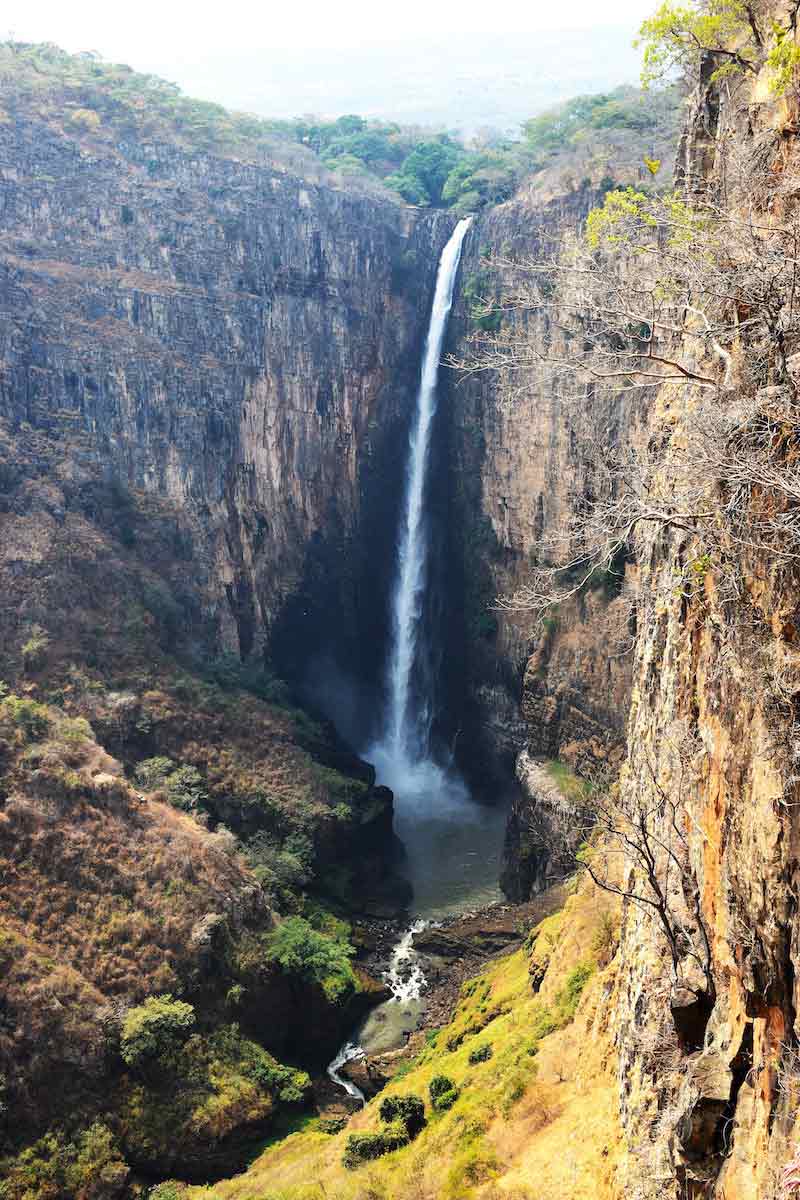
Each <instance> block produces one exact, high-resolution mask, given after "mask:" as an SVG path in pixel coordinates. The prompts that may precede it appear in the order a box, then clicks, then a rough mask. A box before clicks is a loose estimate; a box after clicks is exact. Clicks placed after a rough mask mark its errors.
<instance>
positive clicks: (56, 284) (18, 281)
mask: <svg viewBox="0 0 800 1200" xmlns="http://www.w3.org/2000/svg"><path fill="white" fill-rule="evenodd" d="M0 214H1V216H2V239H1V240H0V306H1V308H2V315H3V320H2V331H0V339H2V341H1V342H0V356H2V363H3V371H2V379H1V380H0V416H2V419H3V420H4V422H6V426H7V428H8V429H10V430H12V431H16V430H18V429H19V428H20V427H21V426H22V425H23V424H25V425H29V426H31V427H33V428H34V429H36V430H40V431H41V432H42V434H43V435H45V436H46V437H47V438H49V439H51V440H53V441H54V442H56V443H57V444H58V446H59V448H61V449H63V457H64V459H65V461H68V460H70V458H71V457H72V452H71V450H70V448H69V447H68V446H67V445H66V442H67V439H68V438H72V439H75V438H81V439H82V440H83V447H82V450H81V454H80V457H81V461H82V463H83V464H84V465H85V466H87V467H88V466H89V464H92V466H96V467H97V469H98V471H99V473H100V474H101V475H104V476H105V478H106V479H114V480H116V481H118V482H119V483H120V484H121V485H123V486H126V487H130V488H133V489H137V490H141V491H142V492H144V493H147V494H151V495H154V496H158V497H161V498H164V499H166V500H169V501H170V502H172V503H173V505H174V506H175V507H176V509H177V510H179V512H180V520H181V524H182V533H183V536H184V539H185V545H184V548H183V553H182V558H183V560H184V562H185V563H187V564H189V563H190V564H191V565H190V567H189V570H190V572H191V575H192V576H193V578H192V584H193V590H195V592H196V595H197V598H198V600H199V611H198V613H197V617H198V622H199V624H198V629H197V630H196V632H197V633H200V634H201V635H202V636H203V638H204V639H205V640H206V641H207V642H208V643H209V645H210V647H211V649H212V650H213V649H217V650H218V649H220V648H223V649H226V650H230V651H235V652H236V653H238V654H241V655H242V656H249V655H252V654H257V653H258V652H259V650H260V649H261V648H262V647H263V645H264V643H265V641H266V640H267V639H268V638H269V636H270V634H271V633H273V632H274V631H275V630H276V629H277V628H280V633H281V636H280V639H279V642H278V644H277V645H276V650H277V652H278V653H277V657H278V659H279V660H280V665H281V666H282V667H286V668H293V669H294V670H295V671H297V670H298V668H299V667H300V664H299V663H298V662H297V661H296V658H297V657H299V656H301V655H302V656H304V657H307V656H309V655H310V654H311V653H312V650H313V646H312V645H311V644H310V643H315V642H317V641H318V640H319V638H320V629H319V624H318V621H317V620H316V618H318V616H319V614H320V613H324V614H325V616H326V622H327V623H328V624H329V626H330V625H335V624H336V623H337V622H338V624H339V627H340V629H341V633H340V642H341V643H342V644H343V645H345V646H346V647H347V648H348V650H349V651H350V652H351V653H353V652H355V649H354V648H355V629H356V610H357V609H359V610H360V613H359V615H360V616H362V617H363V618H364V619H363V621H362V628H363V626H364V624H366V625H367V626H368V627H372V626H374V625H375V623H376V622H377V621H379V620H380V618H379V617H378V616H377V615H376V614H377V613H380V612H382V610H383V606H382V604H381V600H382V589H383V588H384V586H385V572H386V569H387V555H386V553H385V552H384V551H383V549H382V540H381V539H380V533H381V532H382V531H383V529H384V528H385V525H384V523H383V521H382V520H381V518H382V517H385V514H386V510H387V506H390V505H391V503H392V501H391V499H387V497H392V496H393V495H394V494H395V492H396V489H395V488H393V487H392V484H393V482H394V481H396V479H397V478H398V472H399V469H400V463H399V462H398V461H397V455H396V447H397V444H398V439H399V437H400V435H401V431H402V430H403V429H404V427H405V424H406V422H407V419H408V414H409V411H410V403H411V400H412V398H413V392H414V386H415V382H416V378H415V377H416V372H417V363H418V359H419V351H420V347H421V339H422V337H423V336H424V331H425V323H426V317H427V309H428V305H429V300H430V293H431V289H432V285H433V279H434V273H435V268H436V262H437V259H438V254H439V251H440V249H441V246H442V244H443V242H444V240H446V237H447V234H448V231H449V228H450V225H451V221H450V219H449V218H447V217H446V216H444V215H441V216H439V217H437V216H426V215H419V214H417V213H412V212H411V211H409V210H403V209H401V208H399V207H397V206H395V205H392V204H390V203H387V202H385V201H381V200H376V199H372V198H369V197H366V196H359V195H356V194H354V193H351V192H346V191H336V190H333V189H332V188H330V187H327V188H326V187H321V186H318V185H315V184H311V183H308V182H306V181H304V180H302V179H299V178H295V177H292V176H291V175H289V174H287V173H286V172H281V171H278V170H275V169H270V168H267V167H259V166H255V165H250V164H246V163H242V162H237V161H234V160H230V159H228V160H226V159H220V158H204V157H197V156H194V157H192V156H188V155H187V154H185V153H183V152H181V151H180V150H178V149H177V148H176V147H174V146H167V145H164V144H153V145H141V144H138V143H137V144H131V145H127V144H116V145H109V144H108V142H107V141H104V142H102V143H101V142H98V143H97V144H95V145H93V144H92V139H91V136H87V135H82V136H81V137H78V136H77V134H74V135H73V134H70V133H65V132H64V130H63V129H60V128H54V127H53V126H52V123H48V122H46V121H44V120H37V118H36V115H35V112H31V111H28V110H26V111H25V112H24V113H20V112H15V113H14V119H13V120H5V121H4V122H3V123H0ZM378 476H380V486H378V479H377V477H378ZM184 573H185V572H184ZM312 593H313V594H312ZM366 640H367V641H371V640H372V639H366Z"/></svg>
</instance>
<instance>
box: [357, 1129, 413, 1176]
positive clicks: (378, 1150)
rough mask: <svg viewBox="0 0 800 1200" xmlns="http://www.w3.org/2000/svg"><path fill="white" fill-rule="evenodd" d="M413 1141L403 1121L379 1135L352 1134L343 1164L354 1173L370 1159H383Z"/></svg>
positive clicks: (383, 1130)
mask: <svg viewBox="0 0 800 1200" xmlns="http://www.w3.org/2000/svg"><path fill="white" fill-rule="evenodd" d="M410 1141H411V1138H410V1136H409V1134H408V1130H407V1129H406V1128H405V1126H404V1125H403V1123H402V1122H401V1121H397V1122H396V1123H394V1124H392V1125H387V1127H386V1129H382V1130H381V1131H380V1132H379V1133H351V1134H350V1136H349V1138H348V1139H347V1144H346V1145H345V1149H344V1154H343V1156H342V1164H343V1165H344V1166H345V1167H347V1169H348V1170H350V1171H352V1170H353V1168H354V1167H357V1166H359V1165H360V1164H361V1163H362V1162H368V1161H369V1160H370V1159H374V1158H381V1157H382V1156H383V1155H384V1154H390V1153H391V1151H392V1150H400V1149H401V1148H402V1147H403V1146H407V1145H408V1143H409V1142H410Z"/></svg>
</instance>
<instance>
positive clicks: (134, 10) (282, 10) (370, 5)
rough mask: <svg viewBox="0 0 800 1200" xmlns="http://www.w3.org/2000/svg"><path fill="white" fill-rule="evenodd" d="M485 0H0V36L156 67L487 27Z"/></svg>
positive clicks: (577, 2)
mask: <svg viewBox="0 0 800 1200" xmlns="http://www.w3.org/2000/svg"><path fill="white" fill-rule="evenodd" d="M655 7H657V5H656V3H655V0H650V2H649V3H648V2H647V0H603V2H602V3H598V0H569V3H558V2H557V0H555V2H554V0H506V3H505V4H503V6H502V9H501V10H499V12H500V22H498V23H497V24H495V25H494V31H495V32H500V31H502V32H503V33H508V32H515V31H526V32H535V31H536V30H537V29H561V28H567V27H570V28H576V27H578V28H585V27H591V26H593V25H596V24H600V23H602V24H603V25H605V26H609V25H620V26H623V27H629V28H632V27H633V26H635V25H636V23H637V22H639V21H641V20H642V19H643V18H644V17H645V16H647V15H648V13H649V12H650V11H651V9H653V8H655ZM493 12H494V10H493V9H492V7H491V5H487V3H486V0H434V2H433V3H432V2H431V0H403V3H401V4H397V3H392V4H391V5H389V4H387V3H386V2H385V0H384V2H383V3H381V2H380V0H299V2H295V3H292V2H291V0H279V2H278V3H276V2H275V0H226V2H225V3H220V2H219V0H214V2H213V3H210V2H209V0H192V2H187V0H180V2H178V3H175V0H129V2H128V3H125V4H112V3H109V2H108V0H72V2H71V3H65V0H6V2H5V3H4V4H3V9H2V15H0V36H2V37H5V36H7V35H8V34H9V33H12V34H13V35H14V36H15V37H16V38H18V39H19V40H21V41H51V42H57V43H58V44H59V45H61V46H63V47H64V48H65V49H67V50H72V51H75V50H97V51H99V53H100V54H102V55H103V57H108V58H111V59H115V60H118V61H119V60H124V61H127V62H129V63H130V64H131V65H132V66H135V67H139V68H140V69H141V68H144V69H147V68H148V67H149V68H151V69H152V68H153V67H154V66H158V67H160V68H162V69H163V67H164V65H165V64H167V63H169V62H175V63H176V64H179V63H180V59H181V57H182V56H190V57H192V58H197V57H198V55H205V54H208V55H210V56H212V55H214V54H215V53H217V52H220V51H221V52H230V51H232V50H236V49H237V47H241V46H243V45H244V46H247V47H249V48H250V49H251V50H252V49H255V48H258V49H262V48H263V49H267V48H271V47H279V48H282V47H292V48H293V49H295V50H297V49H299V48H300V47H301V46H303V45H305V46H325V45H329V46H331V47H337V46H353V45H354V44H357V43H370V42H386V41H391V40H399V41H411V40H413V39H414V38H415V37H418V36H420V35H424V36H428V35H431V34H437V35H438V34H441V33H446V32H447V31H448V30H450V29H453V28H460V29H461V30H463V31H465V32H471V33H482V32H487V31H489V30H490V29H492V25H493V21H492V15H493Z"/></svg>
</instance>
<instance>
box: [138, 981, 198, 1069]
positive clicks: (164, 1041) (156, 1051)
mask: <svg viewBox="0 0 800 1200" xmlns="http://www.w3.org/2000/svg"><path fill="white" fill-rule="evenodd" d="M194 1021H195V1017H194V1008H193V1007H192V1005H191V1004H185V1003H184V1001H182V1000H175V999H173V997H172V996H171V995H170V994H169V993H167V994H165V995H163V996H149V997H148V998H147V1000H145V1002H144V1004H139V1005H137V1007H136V1008H132V1009H131V1010H130V1012H129V1013H128V1015H127V1016H126V1017H125V1021H124V1022H123V1025H122V1038H121V1040H120V1053H121V1055H122V1057H123V1059H124V1060H125V1062H126V1063H127V1064H128V1066H130V1067H134V1066H138V1065H139V1064H140V1063H143V1062H146V1061H147V1060H149V1059H158V1058H163V1057H164V1056H165V1055H168V1054H170V1053H171V1052H173V1051H175V1050H177V1049H178V1048H179V1047H180V1046H182V1045H183V1043H184V1042H185V1041H186V1038H187V1037H188V1036H189V1033H190V1031H191V1029H192V1027H193V1026H194Z"/></svg>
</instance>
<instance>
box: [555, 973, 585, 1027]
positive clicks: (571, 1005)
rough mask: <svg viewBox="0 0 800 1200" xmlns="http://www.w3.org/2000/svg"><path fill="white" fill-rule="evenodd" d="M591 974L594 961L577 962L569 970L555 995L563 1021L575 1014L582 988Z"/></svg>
mask: <svg viewBox="0 0 800 1200" xmlns="http://www.w3.org/2000/svg"><path fill="white" fill-rule="evenodd" d="M593 974H594V963H588V962H584V963H578V965H577V967H575V969H574V970H572V971H570V973H569V975H568V976H567V980H566V983H565V984H564V986H563V988H562V989H561V991H560V992H559V993H558V996H557V997H556V1003H557V1004H558V1012H559V1016H560V1017H561V1018H562V1020H563V1021H571V1020H572V1018H573V1017H574V1016H575V1010H576V1009H577V1007H578V1001H579V1000H580V998H581V995H582V993H583V989H584V988H585V987H586V984H587V983H588V982H589V980H590V979H591V977H592V975H593Z"/></svg>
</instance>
